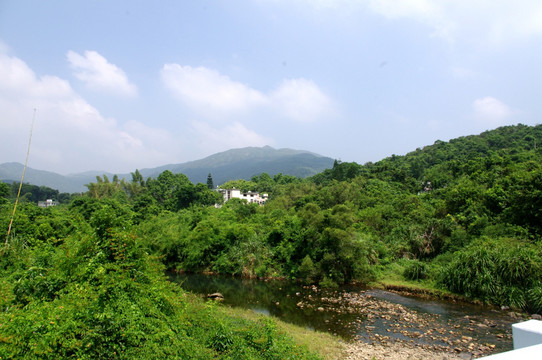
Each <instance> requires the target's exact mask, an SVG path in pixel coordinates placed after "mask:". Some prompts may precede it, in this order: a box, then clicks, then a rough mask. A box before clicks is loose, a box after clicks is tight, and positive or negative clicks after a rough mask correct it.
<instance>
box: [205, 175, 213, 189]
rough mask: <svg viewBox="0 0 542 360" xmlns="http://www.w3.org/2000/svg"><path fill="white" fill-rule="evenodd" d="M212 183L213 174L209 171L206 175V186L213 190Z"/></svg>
mask: <svg viewBox="0 0 542 360" xmlns="http://www.w3.org/2000/svg"><path fill="white" fill-rule="evenodd" d="M214 187H215V186H214V184H213V176H212V175H211V173H209V175H207V188H208V189H209V190H213V188H214Z"/></svg>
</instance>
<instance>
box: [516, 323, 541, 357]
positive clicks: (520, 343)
mask: <svg viewBox="0 0 542 360" xmlns="http://www.w3.org/2000/svg"><path fill="white" fill-rule="evenodd" d="M512 336H513V337H514V349H521V348H524V347H527V346H533V345H538V344H542V321H540V320H527V321H523V322H520V323H517V324H513V325H512ZM540 359H542V354H540Z"/></svg>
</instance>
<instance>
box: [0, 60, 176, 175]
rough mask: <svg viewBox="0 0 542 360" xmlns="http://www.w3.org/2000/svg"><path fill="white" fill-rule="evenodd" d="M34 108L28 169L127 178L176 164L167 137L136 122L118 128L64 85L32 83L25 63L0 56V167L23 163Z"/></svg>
mask: <svg viewBox="0 0 542 360" xmlns="http://www.w3.org/2000/svg"><path fill="white" fill-rule="evenodd" d="M34 108H35V109H37V113H36V121H35V128H34V133H33V137H32V147H31V152H30V159H29V166H31V167H34V168H37V169H43V170H51V171H57V172H61V173H73V172H79V171H86V170H92V169H94V170H104V171H115V172H128V171H133V170H134V169H136V168H138V167H145V166H151V165H152V166H154V165H155V164H156V163H157V162H162V161H163V162H164V163H165V162H171V161H172V160H174V158H175V152H174V150H173V149H175V144H176V141H175V139H173V137H172V136H169V135H168V134H167V133H165V132H163V131H161V130H158V129H152V128H149V127H147V126H145V125H143V124H140V123H137V122H128V123H127V124H125V125H121V124H118V123H117V121H116V120H115V119H112V118H107V117H104V116H103V115H102V114H100V112H99V111H98V110H97V109H96V108H94V107H93V106H92V105H90V104H89V103H87V102H86V101H85V100H84V99H83V98H82V97H80V96H79V95H78V94H77V93H76V92H75V91H74V90H73V89H72V88H71V87H70V85H69V83H68V82H67V81H65V80H63V79H60V78H58V77H55V76H42V77H37V76H36V74H35V73H34V72H33V71H32V70H31V69H30V68H29V67H28V66H27V65H26V63H25V62H24V61H22V60H20V59H18V58H16V57H10V56H7V55H4V54H1V53H0V113H1V114H2V116H1V117H0V128H2V138H3V140H2V142H0V163H3V162H10V161H18V162H24V156H25V154H26V146H27V144H28V135H29V131H30V126H31V119H32V113H33V109H34Z"/></svg>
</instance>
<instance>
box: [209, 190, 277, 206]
mask: <svg viewBox="0 0 542 360" xmlns="http://www.w3.org/2000/svg"><path fill="white" fill-rule="evenodd" d="M217 191H218V192H219V193H221V194H222V196H223V197H224V202H226V201H228V200H230V199H233V198H236V199H242V200H246V201H247V202H248V203H249V204H252V203H257V204H260V205H263V204H265V202H266V201H267V198H268V195H267V194H260V193H258V192H252V191H246V192H245V191H241V190H239V189H235V188H233V189H218V190H217Z"/></svg>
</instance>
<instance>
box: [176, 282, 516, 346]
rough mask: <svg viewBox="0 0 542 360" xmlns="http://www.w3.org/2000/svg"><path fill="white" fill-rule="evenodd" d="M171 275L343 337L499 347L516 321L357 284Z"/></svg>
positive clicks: (228, 300) (194, 288) (192, 287)
mask: <svg viewBox="0 0 542 360" xmlns="http://www.w3.org/2000/svg"><path fill="white" fill-rule="evenodd" d="M171 279H172V281H175V282H178V283H180V284H181V286H182V287H183V288H184V289H185V290H187V291H190V292H193V293H195V294H200V295H201V296H206V295H207V294H210V293H215V292H220V293H221V294H223V295H224V303H225V304H227V305H231V306H235V307H242V308H245V309H252V310H253V311H255V312H257V313H261V314H264V315H271V316H274V317H277V318H279V319H281V320H283V321H286V322H289V323H293V324H296V325H299V326H304V327H306V328H309V329H312V330H318V331H326V332H330V333H332V334H336V335H339V336H341V337H343V338H345V339H347V340H349V339H353V338H357V339H359V340H362V341H367V342H374V341H375V340H378V341H380V340H381V339H398V340H403V341H409V342H411V343H417V344H424V345H435V346H444V347H445V346H452V347H455V346H458V344H461V343H465V339H472V340H468V341H469V342H472V341H476V342H477V343H479V344H495V350H500V351H504V350H509V349H510V348H511V346H512V342H511V324H512V323H513V322H517V320H516V319H512V318H510V317H507V316H506V315H505V314H503V313H502V312H497V311H494V310H491V309H489V308H486V307H482V306H475V305H471V304H463V303H456V302H452V301H446V300H430V299H421V298H416V297H408V296H402V295H398V294H396V293H392V292H388V291H383V290H377V289H366V288H362V287H356V286H347V287H343V288H341V289H339V291H336V292H329V291H325V290H322V289H319V288H316V287H309V286H302V285H300V284H299V283H295V282H288V281H259V280H253V279H241V278H234V277H228V276H207V275H201V274H175V275H171ZM353 310H354V311H353ZM467 345H468V344H465V346H467Z"/></svg>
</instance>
